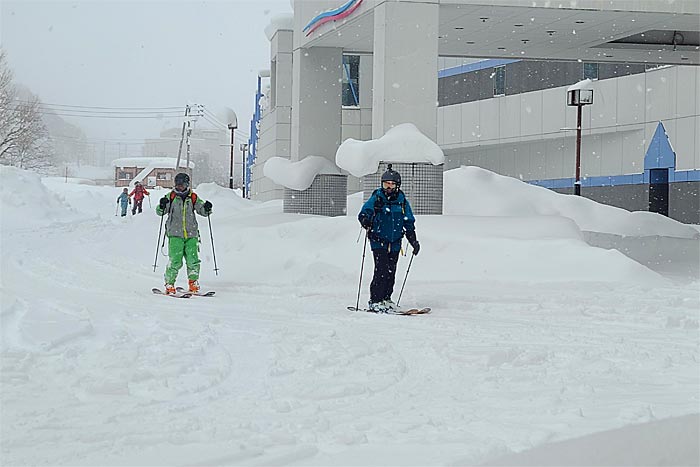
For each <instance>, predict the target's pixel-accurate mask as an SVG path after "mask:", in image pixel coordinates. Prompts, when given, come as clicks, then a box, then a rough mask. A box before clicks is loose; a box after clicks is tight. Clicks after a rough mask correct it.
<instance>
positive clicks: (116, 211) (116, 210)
mask: <svg viewBox="0 0 700 467" xmlns="http://www.w3.org/2000/svg"><path fill="white" fill-rule="evenodd" d="M118 212H119V203H117V209H115V210H114V216H115V217H116V215H117V213H118Z"/></svg>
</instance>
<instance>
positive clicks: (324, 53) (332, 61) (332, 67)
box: [291, 47, 343, 163]
mask: <svg viewBox="0 0 700 467" xmlns="http://www.w3.org/2000/svg"><path fill="white" fill-rule="evenodd" d="M342 65H343V51H342V49H340V48H335V47H311V48H308V49H304V48H298V49H296V50H294V52H293V59H292V69H293V77H292V135H291V136H292V137H291V141H292V148H291V160H292V161H293V162H296V161H300V160H302V159H304V158H305V157H306V156H323V157H326V158H328V160H330V161H332V162H333V163H335V152H336V150H337V149H338V146H340V128H341V127H340V125H341V110H342V101H341V91H342V83H341V79H342V74H341V73H342Z"/></svg>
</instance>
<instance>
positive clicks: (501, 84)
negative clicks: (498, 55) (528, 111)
mask: <svg viewBox="0 0 700 467" xmlns="http://www.w3.org/2000/svg"><path fill="white" fill-rule="evenodd" d="M505 94H506V67H505V66H498V67H496V68H494V69H493V95H494V96H505Z"/></svg>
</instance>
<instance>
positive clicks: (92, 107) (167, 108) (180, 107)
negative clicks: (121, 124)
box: [13, 99, 182, 111]
mask: <svg viewBox="0 0 700 467" xmlns="http://www.w3.org/2000/svg"><path fill="white" fill-rule="evenodd" d="M13 100H14V101H15V102H20V103H23V104H33V103H34V102H33V101H27V100H22V99H13ZM36 103H37V104H38V105H42V106H53V107H72V108H76V109H101V110H153V111H156V110H182V106H181V105H179V106H171V107H95V106H88V105H70V104H51V103H48V102H40V101H36Z"/></svg>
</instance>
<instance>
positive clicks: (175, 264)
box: [156, 173, 212, 294]
mask: <svg viewBox="0 0 700 467" xmlns="http://www.w3.org/2000/svg"><path fill="white" fill-rule="evenodd" d="M211 210H212V204H211V203H210V202H209V201H204V200H202V199H201V198H199V197H198V196H197V194H196V193H195V192H193V191H192V190H190V177H189V175H187V174H186V173H179V174H177V175H176V176H175V187H174V188H173V189H172V191H171V192H170V193H168V194H167V195H165V196H163V197H162V198H161V199H160V202H159V204H158V206H156V213H158V215H159V216H164V215H165V214H168V220H167V221H166V222H165V234H166V235H167V236H168V256H169V257H170V261H169V263H168V266H167V267H166V269H165V293H166V294H175V293H176V290H175V280H176V279H177V274H178V271H179V270H180V268H181V267H182V258H183V256H184V258H185V261H186V262H187V278H188V280H189V291H190V292H192V293H197V292H199V264H200V260H199V254H198V250H199V226H198V225H197V217H196V216H195V215H194V214H195V212H196V213H197V214H199V215H200V216H209V215H210V214H211Z"/></svg>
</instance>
